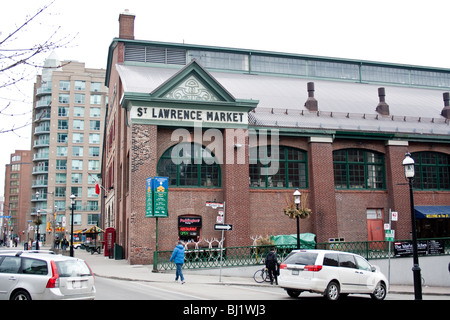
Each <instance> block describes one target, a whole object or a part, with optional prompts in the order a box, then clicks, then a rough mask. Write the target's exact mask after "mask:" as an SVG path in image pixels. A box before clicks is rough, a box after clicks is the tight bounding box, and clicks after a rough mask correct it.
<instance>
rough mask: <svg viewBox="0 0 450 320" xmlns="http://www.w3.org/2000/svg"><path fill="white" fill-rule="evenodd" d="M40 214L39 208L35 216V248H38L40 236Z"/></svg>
mask: <svg viewBox="0 0 450 320" xmlns="http://www.w3.org/2000/svg"><path fill="white" fill-rule="evenodd" d="M38 194H39V192H36V195H38ZM40 215H41V210H39V209H38V210H37V211H36V216H37V218H36V222H37V223H36V231H37V233H36V250H39V238H40V235H39V229H40V226H41V224H40V223H39V217H40Z"/></svg>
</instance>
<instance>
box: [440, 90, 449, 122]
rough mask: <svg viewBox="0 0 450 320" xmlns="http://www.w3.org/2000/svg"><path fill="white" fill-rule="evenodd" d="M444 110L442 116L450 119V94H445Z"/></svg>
mask: <svg viewBox="0 0 450 320" xmlns="http://www.w3.org/2000/svg"><path fill="white" fill-rule="evenodd" d="M443 96H444V109H442V111H441V115H442V116H443V117H445V118H446V119H450V93H449V92H444V94H443Z"/></svg>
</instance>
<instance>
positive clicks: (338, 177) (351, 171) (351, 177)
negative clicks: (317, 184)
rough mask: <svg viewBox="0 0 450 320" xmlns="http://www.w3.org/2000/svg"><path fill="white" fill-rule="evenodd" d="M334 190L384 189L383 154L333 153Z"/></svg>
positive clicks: (367, 151) (347, 151)
mask: <svg viewBox="0 0 450 320" xmlns="http://www.w3.org/2000/svg"><path fill="white" fill-rule="evenodd" d="M333 167H334V186H335V188H336V189H370V190H383V189H386V174H385V172H386V170H385V157H384V154H382V153H379V152H375V151H370V150H365V149H342V150H336V151H334V152H333Z"/></svg>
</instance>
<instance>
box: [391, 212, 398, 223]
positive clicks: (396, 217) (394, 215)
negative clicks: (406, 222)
mask: <svg viewBox="0 0 450 320" xmlns="http://www.w3.org/2000/svg"><path fill="white" fill-rule="evenodd" d="M392 221H398V212H397V211H392Z"/></svg>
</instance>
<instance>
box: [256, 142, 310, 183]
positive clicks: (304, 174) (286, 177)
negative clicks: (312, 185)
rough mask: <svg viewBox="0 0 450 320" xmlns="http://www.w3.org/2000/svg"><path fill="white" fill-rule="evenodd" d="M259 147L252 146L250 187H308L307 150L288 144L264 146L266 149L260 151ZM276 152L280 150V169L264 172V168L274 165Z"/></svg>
mask: <svg viewBox="0 0 450 320" xmlns="http://www.w3.org/2000/svg"><path fill="white" fill-rule="evenodd" d="M259 148H260V147H254V148H251V149H250V152H249V159H250V161H249V163H250V164H249V175H250V188H265V189H272V188H273V189H278V188H280V189H282V188H300V189H307V188H308V157H307V153H306V151H303V150H301V149H297V148H292V147H286V146H279V147H278V148H272V147H271V146H264V148H266V151H265V152H260V150H259ZM276 152H278V171H277V172H276V173H275V174H273V175H268V174H264V173H265V172H264V169H266V168H270V167H271V166H273V163H272V161H273V160H274V159H276V155H277V154H276ZM260 153H261V155H260ZM261 156H262V157H261Z"/></svg>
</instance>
